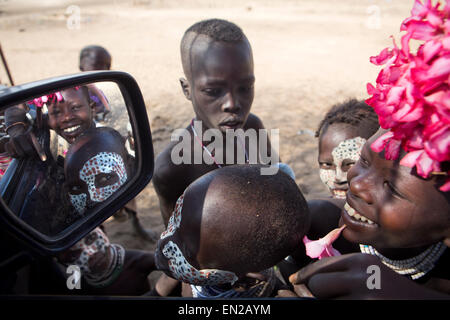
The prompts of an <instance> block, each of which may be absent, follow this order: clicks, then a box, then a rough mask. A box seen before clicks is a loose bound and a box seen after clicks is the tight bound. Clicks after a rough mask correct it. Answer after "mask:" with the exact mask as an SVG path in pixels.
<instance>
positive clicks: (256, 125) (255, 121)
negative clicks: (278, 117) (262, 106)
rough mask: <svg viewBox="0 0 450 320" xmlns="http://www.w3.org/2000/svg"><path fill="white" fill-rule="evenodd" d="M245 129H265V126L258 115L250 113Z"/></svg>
mask: <svg viewBox="0 0 450 320" xmlns="http://www.w3.org/2000/svg"><path fill="white" fill-rule="evenodd" d="M244 129H245V130H247V129H255V130H258V129H264V124H263V123H262V121H261V119H260V118H258V116H257V115H255V114H253V113H250V114H249V115H248V118H247V121H246V122H245V126H244Z"/></svg>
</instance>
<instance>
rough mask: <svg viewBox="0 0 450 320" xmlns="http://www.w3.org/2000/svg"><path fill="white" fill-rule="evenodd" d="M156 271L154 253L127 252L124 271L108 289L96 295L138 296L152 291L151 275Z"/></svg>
mask: <svg viewBox="0 0 450 320" xmlns="http://www.w3.org/2000/svg"><path fill="white" fill-rule="evenodd" d="M154 270H156V266H155V261H154V258H153V252H147V251H143V250H128V249H127V250H126V252H125V261H124V266H123V271H122V272H121V274H120V276H119V277H118V278H117V279H116V280H115V281H114V282H113V283H112V284H111V285H109V286H108V287H105V288H103V289H95V290H94V292H93V293H94V294H106V295H128V296H138V295H143V294H144V293H146V292H148V291H149V290H150V283H149V280H148V276H149V274H150V273H151V272H152V271H154Z"/></svg>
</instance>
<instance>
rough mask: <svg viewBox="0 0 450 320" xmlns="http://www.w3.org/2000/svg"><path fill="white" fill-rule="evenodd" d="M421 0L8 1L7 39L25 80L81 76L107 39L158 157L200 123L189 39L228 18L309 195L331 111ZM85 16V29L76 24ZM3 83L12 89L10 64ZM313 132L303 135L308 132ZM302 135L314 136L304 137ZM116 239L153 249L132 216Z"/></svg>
mask: <svg viewBox="0 0 450 320" xmlns="http://www.w3.org/2000/svg"><path fill="white" fill-rule="evenodd" d="M412 3H413V0H340V1H336V0H320V1H318V0H297V1H294V0H286V1H273V0H272V1H270V0H260V1H258V0H254V1H247V0H223V1H212V0H193V1H189V0H186V1H181V0H173V1H168V0H154V1H151V0H149V1H144V0H141V1H138V0H135V1H131V0H128V1H118V0H117V1H113V0H108V1H106V0H104V1H100V0H96V1H76V0H73V1H51V0H50V1H49V0H46V1H30V0H28V1H25V0H16V1H13V0H0V39H1V46H2V48H3V51H4V54H5V55H6V57H7V60H8V63H9V67H10V70H11V72H12V76H13V79H14V81H15V83H16V84H21V83H25V82H29V81H33V80H38V79H42V78H47V77H51V76H57V75H61V74H69V73H74V72H78V54H79V50H80V49H81V48H82V47H83V46H85V45H88V44H100V45H102V46H104V47H106V48H107V49H108V50H109V51H110V53H111V54H112V56H113V63H112V68H113V69H115V70H121V71H126V72H128V73H130V74H131V75H133V76H134V77H135V79H136V80H137V82H138V84H139V86H140V88H141V90H142V93H143V96H144V98H145V102H146V105H147V110H148V115H149V119H150V125H151V129H152V134H153V144H154V149H155V154H156V155H157V154H158V153H159V152H160V151H161V150H162V148H163V147H164V146H165V145H166V144H167V143H168V141H169V139H170V134H171V132H172V131H173V130H174V129H176V128H182V127H185V126H186V124H187V123H188V121H190V119H191V118H192V116H193V112H192V108H191V106H190V104H189V102H188V101H187V100H185V99H184V97H183V95H182V92H181V90H180V88H179V84H178V78H179V77H180V76H182V69H181V63H180V57H179V49H178V46H179V41H180V39H181V37H182V35H183V32H184V31H185V29H186V28H188V27H189V26H190V25H192V24H193V23H194V22H197V21H199V20H201V19H206V18H224V19H228V20H231V21H233V22H235V23H237V24H238V25H239V26H241V27H242V28H243V30H244V32H245V33H246V34H247V36H248V38H249V40H250V42H251V44H252V47H253V52H254V60H255V75H256V94H255V100H254V103H253V107H252V112H254V113H255V114H257V115H258V116H259V117H260V118H261V119H262V120H263V122H264V124H265V126H266V128H268V129H271V128H279V129H280V155H281V158H282V160H283V161H284V162H287V163H288V164H289V165H291V167H292V168H293V169H294V171H295V173H296V175H297V183H298V185H299V187H300V188H301V190H302V191H303V192H304V194H305V196H306V197H311V196H312V195H313V194H316V193H320V192H324V191H325V189H324V187H323V186H322V185H321V183H320V180H319V176H318V170H317V163H316V157H317V154H316V152H317V151H316V147H317V141H316V139H315V138H313V137H312V136H311V135H310V134H308V133H311V132H313V131H315V129H316V127H317V125H318V123H319V121H320V119H321V117H322V116H323V114H324V112H325V111H326V110H327V109H328V108H329V107H330V106H331V105H332V104H334V103H337V102H340V101H343V100H345V99H347V98H350V97H356V98H365V97H366V96H367V95H366V90H365V88H366V83H367V82H369V81H370V82H374V81H375V78H376V74H377V72H378V70H379V69H378V68H377V67H375V66H373V65H371V64H370V63H369V57H370V56H371V55H375V54H378V53H379V51H380V50H381V49H383V48H384V47H386V46H387V45H390V44H391V40H390V38H389V36H390V35H394V37H395V38H396V39H399V27H400V23H401V21H402V20H403V19H404V18H406V17H407V16H408V15H409V11H410V9H411V7H412ZM72 4H75V5H77V6H78V8H79V9H80V19H79V26H80V28H79V29H71V28H69V27H68V26H67V22H68V21H69V23H70V22H71V21H74V19H76V17H75V16H74V15H73V13H70V12H68V13H67V10H68V9H67V8H68V7H69V5H72ZM0 79H1V82H2V83H8V82H7V77H6V74H5V73H4V70H3V68H2V67H0ZM301 130H303V131H301ZM299 131H300V132H303V134H299ZM138 206H139V209H138V213H139V217H140V219H141V221H142V223H143V224H144V226H145V227H146V228H149V229H152V230H154V231H156V232H158V233H160V232H161V231H162V230H163V223H162V219H161V216H160V212H159V206H158V201H157V198H156V195H155V192H154V189H153V186H152V184H151V183H150V184H149V185H148V186H147V187H146V188H145V189H144V190H143V191H142V193H141V194H140V195H139V196H138ZM106 230H107V232H108V234H109V236H110V238H111V239H112V241H114V242H118V243H122V244H123V245H125V246H126V247H129V248H140V249H149V250H152V249H153V248H154V245H155V244H154V243H151V242H143V241H142V240H140V239H139V238H136V237H135V235H134V234H133V231H132V229H131V225H130V223H129V221H126V222H121V223H119V222H117V221H114V220H113V221H111V222H109V221H108V222H107V223H106Z"/></svg>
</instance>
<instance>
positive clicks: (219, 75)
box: [188, 38, 255, 132]
mask: <svg viewBox="0 0 450 320" xmlns="http://www.w3.org/2000/svg"><path fill="white" fill-rule="evenodd" d="M193 47H196V49H194V52H196V53H194V54H193V57H192V72H191V73H192V79H191V81H190V85H191V88H190V92H191V93H190V96H189V97H188V99H189V100H191V101H192V103H193V107H194V111H195V113H196V116H197V119H198V120H202V121H203V123H204V125H205V126H206V127H207V128H216V129H220V130H221V131H222V132H225V131H226V130H227V129H239V128H242V127H243V126H244V124H245V122H246V121H247V117H248V115H249V113H250V108H251V105H252V102H253V97H254V82H255V76H254V74H253V56H252V52H251V48H250V45H249V44H248V42H246V41H241V42H237V43H225V42H212V41H210V40H208V38H206V39H203V40H202V39H199V40H196V42H195V43H194V44H193ZM199 48H200V49H199Z"/></svg>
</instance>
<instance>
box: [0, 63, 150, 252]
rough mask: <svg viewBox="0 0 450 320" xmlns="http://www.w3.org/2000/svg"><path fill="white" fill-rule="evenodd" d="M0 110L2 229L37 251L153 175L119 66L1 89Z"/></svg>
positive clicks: (141, 111) (136, 100)
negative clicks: (5, 167) (116, 69)
mask: <svg viewBox="0 0 450 320" xmlns="http://www.w3.org/2000/svg"><path fill="white" fill-rule="evenodd" d="M0 114H1V115H3V120H2V121H3V123H2V125H3V127H2V129H0V132H1V131H3V132H1V133H2V137H1V142H2V143H1V144H0V149H3V150H0V162H1V161H2V159H1V156H2V155H3V159H5V162H9V165H7V169H6V170H5V171H4V172H1V173H3V176H2V177H1V180H0V224H1V225H2V226H1V228H2V229H3V230H5V231H6V232H9V233H10V234H11V235H12V236H14V237H15V238H17V239H18V240H19V241H21V242H22V243H23V244H25V245H26V246H28V247H31V248H32V249H34V250H35V251H37V252H39V253H40V254H44V255H48V254H56V253H58V252H60V251H62V250H65V249H67V248H69V247H70V246H72V245H74V244H75V243H76V242H77V241H79V240H80V239H81V238H83V237H84V236H86V235H87V234H88V233H89V232H90V231H91V230H93V229H94V228H95V227H97V226H98V225H100V224H101V223H102V222H103V221H105V220H106V219H107V218H109V217H110V216H111V215H113V214H114V213H115V212H116V211H117V210H119V209H120V208H122V207H123V206H124V205H125V204H126V203H127V202H128V201H130V200H131V199H133V198H134V197H135V196H136V195H137V194H138V193H139V192H140V191H141V190H142V189H143V188H144V187H145V186H146V185H147V184H148V183H149V182H150V180H151V178H152V175H153V168H154V154H153V145H152V137H151V130H150V125H149V121H148V117H147V111H146V107H145V104H144V101H143V97H142V94H141V91H140V89H139V86H138V85H137V83H136V81H135V80H134V78H133V77H132V76H131V75H129V74H127V73H125V72H119V71H93V72H83V73H78V74H74V75H67V76H61V77H56V78H51V79H47V80H41V81H37V82H32V83H28V84H24V85H19V86H14V87H9V88H4V89H3V90H0ZM24 146H25V147H24ZM26 146H28V148H26ZM30 146H31V147H30ZM8 154H9V155H11V154H13V155H14V158H12V159H9V158H8ZM10 160H11V161H10Z"/></svg>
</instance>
